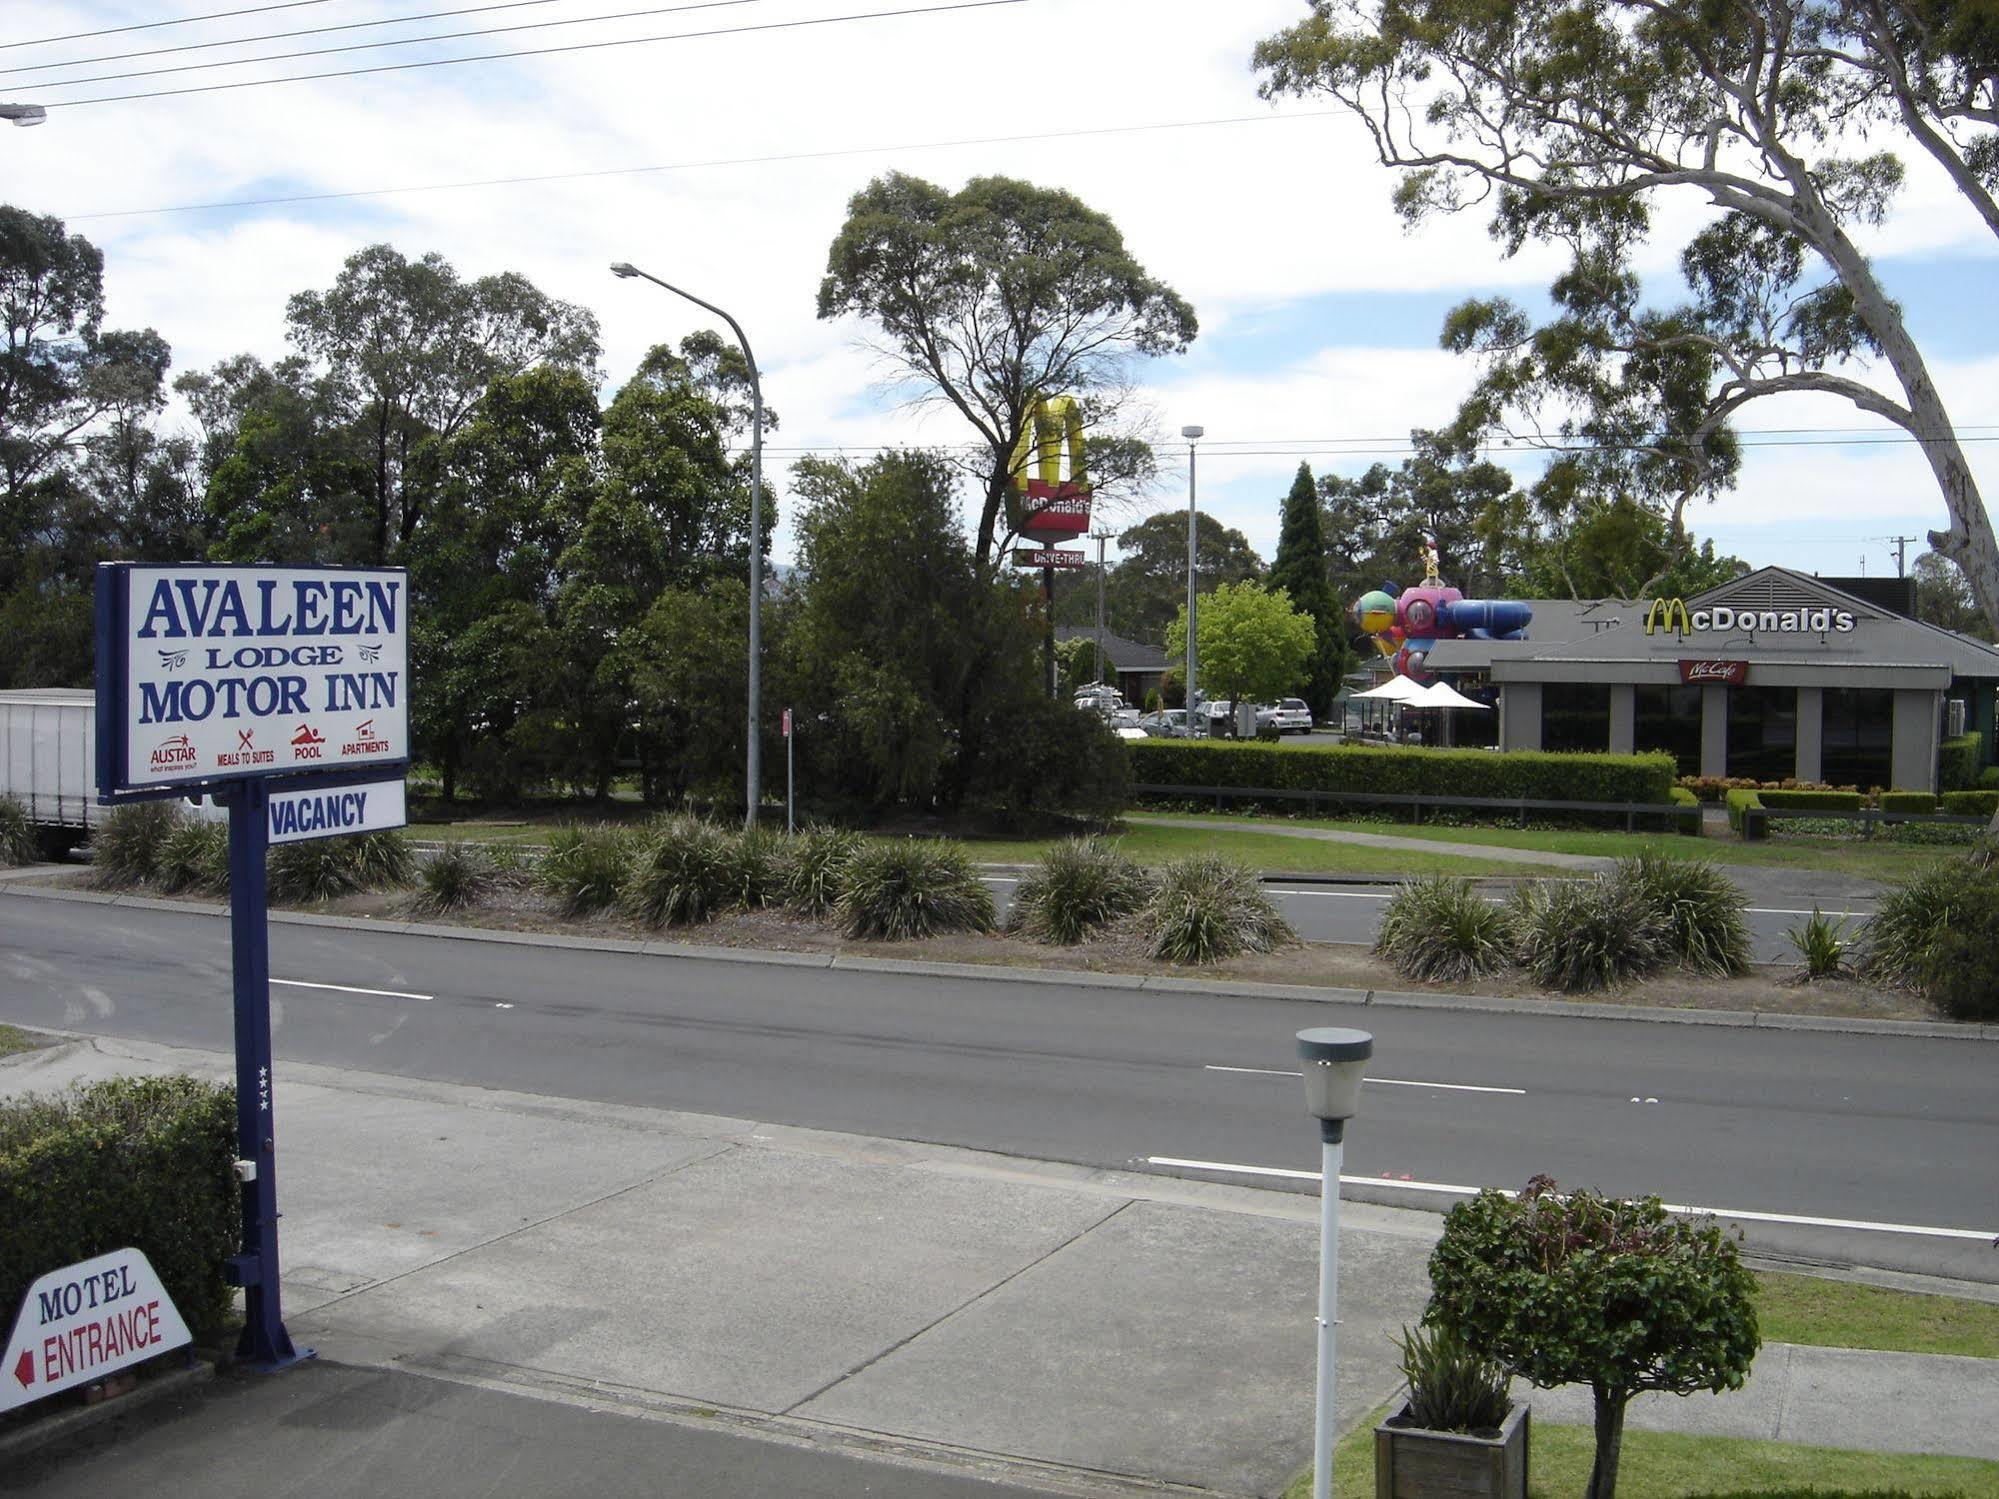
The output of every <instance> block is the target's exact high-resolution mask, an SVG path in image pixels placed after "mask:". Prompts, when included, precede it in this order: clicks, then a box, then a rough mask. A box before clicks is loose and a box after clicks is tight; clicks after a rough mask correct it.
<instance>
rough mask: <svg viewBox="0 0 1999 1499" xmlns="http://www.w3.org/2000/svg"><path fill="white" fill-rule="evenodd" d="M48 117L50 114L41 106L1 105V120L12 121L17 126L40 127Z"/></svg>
mask: <svg viewBox="0 0 1999 1499" xmlns="http://www.w3.org/2000/svg"><path fill="white" fill-rule="evenodd" d="M48 117H49V112H48V111H47V110H46V109H44V108H42V106H41V105H39V104H0V120H12V121H13V122H14V123H15V124H16V125H39V124H41V123H42V122H43V121H44V120H46V119H48Z"/></svg>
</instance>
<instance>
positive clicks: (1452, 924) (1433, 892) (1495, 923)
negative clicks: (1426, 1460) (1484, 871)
mask: <svg viewBox="0 0 1999 1499" xmlns="http://www.w3.org/2000/svg"><path fill="white" fill-rule="evenodd" d="M1374 950H1375V951H1376V952H1377V953H1379V954H1380V955H1381V956H1382V957H1384V958H1386V959H1388V961H1389V962H1391V963H1393V964H1394V965H1395V971H1396V972H1397V973H1400V974H1401V975H1402V976H1403V977H1404V978H1412V979H1441V980H1443V981H1445V982H1456V981H1457V980H1460V979H1470V978H1477V977H1479V976H1480V975H1481V974H1487V973H1494V972H1497V971H1498V970H1499V969H1501V968H1504V967H1505V966H1506V965H1507V964H1508V963H1510V962H1512V961H1513V922H1512V918H1511V917H1510V916H1509V914H1508V913H1507V912H1506V911H1505V910H1504V909H1502V908H1501V907H1499V906H1496V905H1494V904H1493V903H1492V902H1491V901H1489V900H1487V899H1486V898H1485V897H1484V896H1482V895H1480V894H1479V893H1478V891H1477V890H1475V889H1474V888H1473V887H1472V882H1471V881H1470V880H1466V879H1452V878H1450V877H1448V876H1445V875H1432V876H1430V877H1428V878H1425V879H1419V880H1412V881H1411V882H1410V883H1409V884H1406V885H1404V886H1403V887H1402V888H1401V889H1400V890H1398V891H1396V892H1395V898H1394V899H1392V900H1391V901H1389V903H1388V909H1387V910H1386V911H1385V912H1383V913H1382V917H1381V926H1380V928H1379V929H1378V930H1377V931H1376V933H1375V937H1374ZM1425 1424H1427V1423H1425Z"/></svg>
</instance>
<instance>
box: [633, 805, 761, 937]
mask: <svg viewBox="0 0 1999 1499" xmlns="http://www.w3.org/2000/svg"><path fill="white" fill-rule="evenodd" d="M735 836H736V835H732V834H729V833H725V832H724V831H723V830H722V829H720V828H718V827H716V826H715V824H714V823H712V822H704V821H703V820H702V819H700V818H698V817H669V818H667V819H665V820H664V821H663V822H660V823H658V824H656V825H655V826H654V828H653V829H652V831H651V832H649V833H648V834H647V835H646V836H645V837H644V838H643V839H642V840H641V842H640V843H639V845H638V848H637V849H636V851H635V852H634V853H633V854H632V857H631V862H630V864H629V866H628V867H627V870H626V873H625V878H624V883H623V884H622V885H621V886H620V887H619V891H618V904H619V906H620V907H621V908H622V909H623V910H624V912H625V914H626V915H627V916H630V917H631V918H632V919H633V920H634V921H637V922H640V923H642V924H643V925H646V926H692V925H694V924H696V923H698V922H703V921H708V920H710V919H712V918H713V916H714V915H715V913H716V912H717V911H720V910H723V909H725V908H726V907H728V906H731V905H734V904H735V903H736V885H735V880H736V878H737V869H736V860H735V854H734V850H733V848H732V843H733V841H734V837H735Z"/></svg>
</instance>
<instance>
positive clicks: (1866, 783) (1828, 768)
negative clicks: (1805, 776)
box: [1819, 687, 1895, 791]
mask: <svg viewBox="0 0 1999 1499" xmlns="http://www.w3.org/2000/svg"><path fill="white" fill-rule="evenodd" d="M1824 725H1825V727H1824V731H1823V737H1822V739H1821V746H1822V748H1821V750H1820V758H1819V774H1820V776H1821V777H1823V778H1824V779H1825V780H1826V781H1827V782H1828V783H1829V784H1831V785H1834V786H1857V787H1859V788H1860V789H1861V790H1862V791H1865V790H1866V789H1867V788H1868V787H1870V786H1886V785H1888V784H1889V783H1890V781H1889V778H1890V767H1891V766H1892V765H1893V763H1894V756H1895V696H1894V694H1893V693H1892V692H1890V691H1889V690H1888V689H1887V688H1885V687H1828V688H1826V689H1825V720H1824Z"/></svg>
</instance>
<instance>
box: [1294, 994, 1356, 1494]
mask: <svg viewBox="0 0 1999 1499" xmlns="http://www.w3.org/2000/svg"><path fill="white" fill-rule="evenodd" d="M1373 1055H1374V1037H1373V1036H1371V1035H1369V1034H1368V1033H1367V1032H1366V1031H1351V1030H1344V1029H1340V1028H1338V1027H1322V1028H1319V1029H1316V1030H1309V1031H1300V1032H1298V1056H1299V1059H1300V1060H1301V1061H1302V1062H1303V1063H1304V1069H1305V1111H1306V1112H1307V1113H1308V1114H1310V1115H1311V1116H1312V1117H1313V1118H1314V1119H1317V1120H1318V1121H1319V1170H1320V1174H1321V1180H1320V1184H1319V1375H1318V1405H1317V1412H1316V1417H1315V1420H1314V1423H1313V1427H1312V1499H1329V1496H1330V1495H1331V1494H1332V1491H1333V1353H1334V1340H1335V1329H1336V1328H1337V1327H1338V1325H1339V1321H1338V1318H1337V1316H1336V1315H1335V1313H1336V1312H1337V1310H1338V1306H1339V1270H1340V1157H1341V1153H1342V1146H1343V1145H1344V1143H1345V1140H1346V1127H1347V1121H1348V1120H1349V1119H1351V1118H1353V1116H1354V1115H1355V1114H1357V1113H1359V1112H1360V1085H1361V1081H1362V1074H1363V1073H1364V1072H1365V1071H1366V1070H1367V1059H1368V1058H1369V1057H1371V1056H1373Z"/></svg>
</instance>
